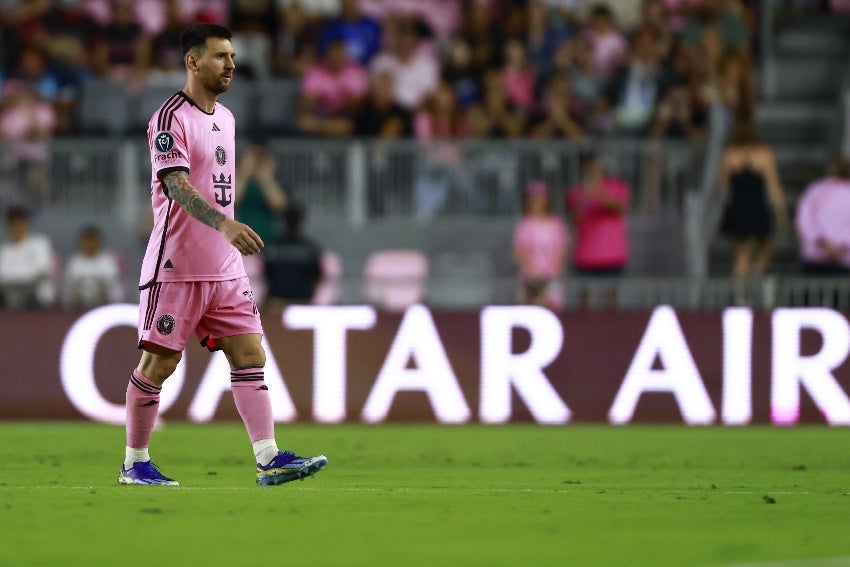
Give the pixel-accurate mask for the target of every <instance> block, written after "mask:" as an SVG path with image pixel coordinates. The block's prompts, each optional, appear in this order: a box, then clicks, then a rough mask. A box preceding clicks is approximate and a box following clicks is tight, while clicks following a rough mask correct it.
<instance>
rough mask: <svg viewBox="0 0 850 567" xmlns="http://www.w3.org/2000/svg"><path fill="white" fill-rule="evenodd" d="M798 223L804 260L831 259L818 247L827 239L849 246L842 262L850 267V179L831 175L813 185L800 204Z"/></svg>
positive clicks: (807, 190)
mask: <svg viewBox="0 0 850 567" xmlns="http://www.w3.org/2000/svg"><path fill="white" fill-rule="evenodd" d="M796 225H797V234H799V236H800V256H801V257H802V258H803V260H804V261H806V262H814V263H818V262H825V261H829V260H828V259H827V258H826V255H825V254H824V252H823V251H822V250H821V249H820V247H819V246H818V240H819V239H821V238H823V239H825V240H827V241H829V242H831V243H832V244H838V245H841V244H843V245H845V246H847V248H848V254H847V255H846V256H845V258H844V259H843V261H842V262H841V263H842V264H844V265H845V266H848V267H850V179H841V178H838V177H827V178H825V179H820V180H818V181H815V182H814V183H812V184H811V185H809V186H808V187H807V188H806V190H805V191H804V192H803V195H802V196H801V197H800V201H799V202H798V203H797V218H796Z"/></svg>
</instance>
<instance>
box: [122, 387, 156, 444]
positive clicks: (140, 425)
mask: <svg viewBox="0 0 850 567" xmlns="http://www.w3.org/2000/svg"><path fill="white" fill-rule="evenodd" d="M161 390H162V387H161V386H157V385H156V384H154V383H153V382H151V381H150V380H148V379H147V378H146V377H145V375H144V374H142V373H141V372H139V371H138V370H133V375H132V376H130V383H129V384H127V446H128V447H132V448H134V449H146V448H147V447H148V445H149V444H150V441H151V433H153V426H154V424H155V423H156V414H157V413H158V412H159V392H160V391H161Z"/></svg>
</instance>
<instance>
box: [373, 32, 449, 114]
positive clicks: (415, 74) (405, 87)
mask: <svg viewBox="0 0 850 567" xmlns="http://www.w3.org/2000/svg"><path fill="white" fill-rule="evenodd" d="M369 71H370V72H371V73H372V75H377V74H379V73H383V72H388V73H389V74H390V75H392V77H393V84H394V87H393V89H394V92H393V94H394V98H395V101H396V102H397V103H398V105H399V106H401V107H402V108H406V109H407V110H414V109H416V108H419V106H421V105H422V103H423V102H424V101H425V98H426V97H427V96H428V95H429V94H431V93H432V92H434V90H435V89H436V88H437V84H438V83H439V81H440V66H439V64H438V63H437V58H436V57H435V55H434V53H433V50H432V48H431V46H428V45H423V46H422V47H421V48H420V49H419V50H418V51H417V52H416V53H415V54H414V55H413V56H412V57H411V58H410V59H409V60H408V61H401V60H400V59H399V58H398V57H396V56H395V55H393V54H391V53H386V52H385V53H379V54H378V55H377V56H376V57H375V59H374V60H373V61H372V64H371V65H370V66H369Z"/></svg>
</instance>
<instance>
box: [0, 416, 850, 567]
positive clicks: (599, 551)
mask: <svg viewBox="0 0 850 567" xmlns="http://www.w3.org/2000/svg"><path fill="white" fill-rule="evenodd" d="M278 439H279V441H281V442H282V445H285V446H287V447H289V448H292V449H295V450H296V451H298V452H301V453H314V452H322V453H324V454H326V455H327V456H328V458H329V460H330V462H329V464H328V467H327V468H326V469H325V470H324V471H323V472H321V473H320V474H319V475H318V476H317V477H315V478H312V479H308V480H306V481H304V482H294V483H289V484H286V485H283V486H278V487H265V488H258V487H257V486H255V485H254V484H253V481H254V474H253V463H252V455H251V453H250V446H249V445H248V443H247V436H246V435H245V433H244V431H243V430H242V428H241V425H239V424H236V423H232V424H231V423H227V424H216V425H185V424H168V425H167V426H166V427H165V428H163V429H162V430H160V431H158V432H157V433H156V434H155V437H154V444H153V446H152V450H151V451H152V455H153V456H154V461H155V462H158V463H159V464H161V465H162V468H163V471H164V472H165V473H166V474H168V475H170V476H173V477H175V478H177V479H178V480H179V481H180V482H181V484H182V486H181V487H179V488H167V487H143V486H129V487H128V486H118V485H117V484H116V471H117V467H118V464H119V462H120V461H121V458H122V456H123V430H122V429H121V428H116V427H109V426H102V425H94V424H83V423H73V424H64V423H62V424H17V423H6V424H0V565H3V566H5V565H12V566H17V565H60V564H61V565H125V566H126V565H149V566H150V565H153V566H156V565H278V564H290V563H292V564H298V565H317V566H322V565H482V566H489V565H652V566H664V565H677V566H678V565H681V566H686V565H731V564H742V563H759V562H769V561H776V562H777V563H770V564H771V565H773V564H776V565H787V564H790V565H821V566H825V565H847V564H850V537H849V536H848V528H850V494H848V491H850V448H849V447H848V445H850V443H848V441H850V430H843V429H828V428H825V427H823V428H795V429H770V428H761V427H753V428H746V429H729V428H694V429H689V428H684V427H643V426H633V427H623V428H613V427H601V426H600V427H589V426H568V427H536V426H509V427H483V426H468V427H440V426H373V427H368V426H336V427H333V426H328V427H319V426H308V425H295V426H279V427H278ZM818 558H832V559H828V560H824V559H821V560H817V559H818ZM789 560H805V561H803V562H794V561H791V562H789V563H779V561H783V562H785V561H789Z"/></svg>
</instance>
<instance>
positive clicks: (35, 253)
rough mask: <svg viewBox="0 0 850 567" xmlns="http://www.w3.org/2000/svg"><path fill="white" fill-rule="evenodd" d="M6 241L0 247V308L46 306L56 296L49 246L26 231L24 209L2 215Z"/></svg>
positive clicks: (27, 219) (12, 210)
mask: <svg viewBox="0 0 850 567" xmlns="http://www.w3.org/2000/svg"><path fill="white" fill-rule="evenodd" d="M6 230H7V232H8V234H9V241H8V242H4V243H3V244H0V305H2V306H4V307H13V308H21V307H46V306H48V305H50V304H51V303H53V300H54V299H55V297H56V287H55V284H54V281H53V278H54V276H55V275H56V274H55V272H56V268H55V264H54V255H53V246H52V244H51V243H50V239H48V238H47V237H46V236H44V235H42V234H33V233H31V232H30V216H29V212H27V210H26V209H23V208H21V207H11V208H10V209H9V210H8V211H7V212H6Z"/></svg>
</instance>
